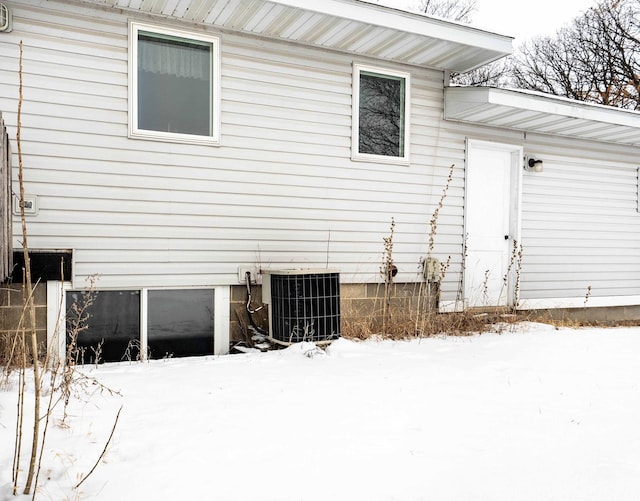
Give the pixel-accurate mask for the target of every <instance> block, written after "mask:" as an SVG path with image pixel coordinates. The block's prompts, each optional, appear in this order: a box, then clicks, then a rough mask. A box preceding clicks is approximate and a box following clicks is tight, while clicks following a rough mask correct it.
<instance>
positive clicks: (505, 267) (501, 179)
mask: <svg viewBox="0 0 640 501" xmlns="http://www.w3.org/2000/svg"><path fill="white" fill-rule="evenodd" d="M521 164H522V149H521V148H520V147H517V146H511V145H503V144H497V143H488V142H482V141H471V140H470V141H469V142H468V145H467V166H466V167H467V168H466V207H465V234H466V260H465V269H464V292H465V306H466V307H490V306H506V305H510V304H513V282H514V274H515V273H514V272H515V269H514V264H515V263H512V265H510V261H511V256H512V251H513V248H514V241H517V240H518V238H519V235H518V234H519V205H518V199H519V192H520V168H521Z"/></svg>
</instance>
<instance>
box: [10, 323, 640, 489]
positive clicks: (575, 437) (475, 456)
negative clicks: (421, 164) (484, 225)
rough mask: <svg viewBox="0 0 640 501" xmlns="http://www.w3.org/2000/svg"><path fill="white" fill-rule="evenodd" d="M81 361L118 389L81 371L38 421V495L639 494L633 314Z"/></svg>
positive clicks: (637, 349) (639, 333) (639, 408)
mask: <svg viewBox="0 0 640 501" xmlns="http://www.w3.org/2000/svg"><path fill="white" fill-rule="evenodd" d="M313 355H315V356H313ZM87 371H88V373H90V375H91V376H92V377H95V378H96V379H97V380H99V381H100V382H101V383H102V384H104V385H106V386H108V387H110V388H112V389H114V390H118V391H119V392H120V393H121V396H119V395H108V394H107V393H102V394H100V393H99V392H97V388H96V387H95V386H92V387H90V388H89V391H91V392H95V393H94V394H93V395H89V394H87V393H83V394H81V395H80V396H79V398H76V399H74V400H73V402H72V404H71V407H70V418H69V420H68V422H69V425H70V427H68V428H65V427H60V426H55V425H54V426H51V427H50V429H49V432H48V438H47V443H46V449H45V453H44V458H43V467H42V472H41V474H40V477H41V478H40V484H41V487H40V489H39V492H38V496H37V499H41V500H55V501H62V500H75V499H81V500H114V501H126V500H136V501H140V500H154V501H162V500H207V499H216V500H278V501H284V500H305V501H306V500H322V501H327V500H349V501H354V500H418V499H424V500H452V501H453V500H456V501H458V500H480V501H485V500H486V501H489V500H490V501H501V500H505V501H507V500H508V501H513V500H518V501H526V500H536V501H551V500H562V501H570V500H580V501H590V500H593V501H603V500H615V501H626V500H629V501H630V500H634V501H636V500H638V499H640V327H634V328H616V329H576V330H574V329H560V330H556V329H555V328H553V327H550V326H545V325H541V324H521V325H519V326H518V327H517V330H515V331H509V330H508V331H507V332H504V333H502V334H495V333H493V334H492V333H488V334H482V335H480V336H472V337H442V338H430V339H423V340H414V341H407V342H391V341H378V342H376V341H367V342H353V341H348V340H345V339H340V340H338V341H336V342H334V343H333V344H332V345H331V346H330V347H329V348H328V350H327V353H326V354H324V353H318V351H317V350H314V349H313V346H312V345H308V344H302V345H297V346H293V347H291V348H289V349H286V350H282V351H278V352H270V353H251V354H242V355H233V356H224V357H203V358H190V359H175V360H166V361H163V360H160V361H153V362H149V363H123V364H106V365H103V366H99V367H98V368H97V369H96V368H90V369H87ZM15 401H16V396H15V389H14V390H11V391H6V390H4V391H0V444H1V446H0V499H1V500H9V499H11V500H15V499H18V500H23V499H27V498H26V497H18V498H14V497H13V496H11V463H12V454H13V436H14V433H13V432H14V426H15V423H14V420H15ZM121 406H122V413H121V415H120V419H119V422H118V424H117V427H116V431H115V434H114V437H113V440H112V442H111V444H110V446H109V449H108V452H107V454H106V456H105V458H104V460H103V461H102V462H101V463H100V464H99V466H98V468H97V469H96V470H95V472H94V473H93V474H92V475H91V476H90V477H89V478H88V479H87V480H86V482H85V483H83V484H82V485H81V486H80V488H79V489H78V490H77V491H74V490H73V488H72V486H73V485H74V484H75V483H77V482H78V480H79V479H81V478H82V477H83V476H84V475H86V474H87V472H88V471H89V470H90V469H91V467H92V466H93V464H94V463H95V461H96V459H97V458H98V457H99V455H100V453H101V452H102V449H103V447H104V445H105V443H106V440H107V437H108V436H109V433H110V431H111V428H112V425H113V421H114V419H115V416H116V414H117V412H118V409H119V408H120V407H121ZM56 413H57V418H59V417H60V413H61V408H58V409H56ZM26 429H28V428H26ZM23 454H24V456H25V460H24V464H25V466H26V456H27V455H28V448H26V447H25V452H24V453H23ZM25 476H26V473H25V472H23V473H22V477H21V483H22V484H24V477H25Z"/></svg>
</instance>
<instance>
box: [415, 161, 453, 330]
mask: <svg viewBox="0 0 640 501" xmlns="http://www.w3.org/2000/svg"><path fill="white" fill-rule="evenodd" d="M454 170H455V164H451V167H449V175H448V176H447V181H446V182H445V185H444V187H443V189H442V194H441V195H440V200H439V201H438V205H436V208H435V209H434V211H433V214H432V215H431V220H430V222H429V238H428V246H427V256H426V258H422V259H421V260H420V263H419V269H420V270H421V272H420V276H421V280H420V285H419V287H418V297H417V305H416V317H415V332H416V333H422V332H425V330H426V324H427V323H428V322H429V317H430V316H431V315H432V313H433V312H432V311H431V303H432V296H433V295H434V293H435V294H439V292H440V287H439V284H440V283H441V281H442V276H441V277H440V279H439V280H438V282H437V284H436V290H435V291H433V290H432V282H431V281H430V280H428V279H427V277H425V273H424V267H425V265H426V264H427V263H429V262H430V261H431V259H432V258H433V251H434V249H435V240H436V235H437V233H438V220H439V218H440V211H441V210H442V208H443V207H444V202H445V200H446V198H447V193H448V192H449V187H450V186H451V183H452V182H453V173H454ZM447 263H450V260H449V259H448V260H447ZM448 266H449V265H448V264H447V268H448ZM425 295H426V297H425ZM425 301H426V303H427V304H426V308H425V307H424V305H423V303H424V302H425Z"/></svg>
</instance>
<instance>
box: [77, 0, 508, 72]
mask: <svg viewBox="0 0 640 501" xmlns="http://www.w3.org/2000/svg"><path fill="white" fill-rule="evenodd" d="M79 1H80V2H81V3H84V4H92V5H97V6H101V7H107V8H117V9H123V10H125V11H136V12H140V13H144V14H150V15H156V16H161V17H166V18H171V19H179V20H183V21H187V22H191V23H197V24H204V25H208V26H213V27H216V28H218V29H225V30H232V31H238V32H243V33H250V34H254V35H259V36H266V37H270V38H276V39H280V40H287V41H291V42H296V43H301V44H305V45H312V46H316V47H323V48H327V49H333V50H338V51H343V52H348V53H352V54H358V55H362V56H367V57H374V58H378V59H383V60H389V61H396V62H400V63H407V64H411V65H417V66H423V67H429V68H434V69H440V70H450V71H455V72H465V71H469V70H471V69H474V68H476V67H478V66H482V65H484V64H486V63H489V62H491V61H494V60H496V59H499V58H501V57H504V56H506V55H508V54H510V53H511V52H512V40H513V39H512V38H511V37H507V36H503V35H497V34H495V33H490V32H487V31H483V30H479V29H477V28H472V27H470V26H468V25H463V24H460V23H454V22H451V21H446V20H442V19H436V18H432V17H428V16H425V15H422V14H418V13H410V12H405V11H403V10H398V9H393V8H389V7H384V6H380V5H374V4H370V3H368V2H364V1H361V0H314V1H312V0H79Z"/></svg>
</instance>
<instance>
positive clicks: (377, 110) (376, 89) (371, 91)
mask: <svg viewBox="0 0 640 501" xmlns="http://www.w3.org/2000/svg"><path fill="white" fill-rule="evenodd" d="M404 96H405V79H404V78H401V77H391V76H382V75H376V74H373V73H367V72H361V73H360V103H359V117H360V124H359V125H360V127H359V135H358V139H359V145H358V151H359V153H367V154H371V155H384V156H392V157H402V156H404V127H405V124H404Z"/></svg>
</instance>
